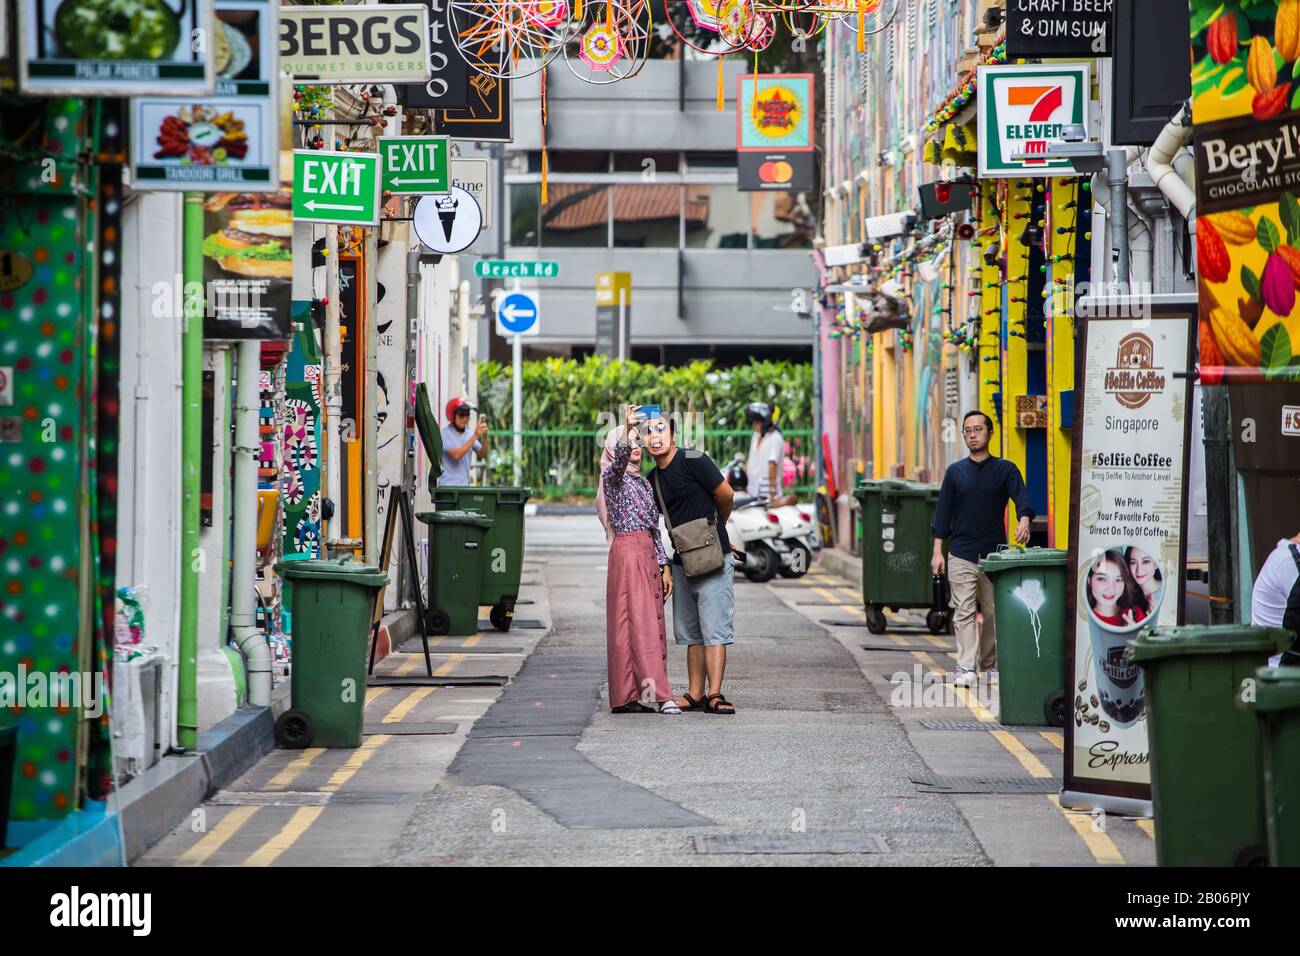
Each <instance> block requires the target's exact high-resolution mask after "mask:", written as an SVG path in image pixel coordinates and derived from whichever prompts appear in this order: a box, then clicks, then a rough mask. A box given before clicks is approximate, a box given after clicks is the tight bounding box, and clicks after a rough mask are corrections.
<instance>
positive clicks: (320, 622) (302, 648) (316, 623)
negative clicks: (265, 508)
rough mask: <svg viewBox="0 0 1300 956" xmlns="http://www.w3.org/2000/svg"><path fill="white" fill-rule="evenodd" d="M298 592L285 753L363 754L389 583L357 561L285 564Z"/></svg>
mask: <svg viewBox="0 0 1300 956" xmlns="http://www.w3.org/2000/svg"><path fill="white" fill-rule="evenodd" d="M276 571H278V572H279V573H280V575H281V576H283V577H285V578H288V579H289V581H290V582H291V583H292V585H293V598H292V601H293V669H292V674H291V677H290V681H291V683H290V697H291V700H292V704H293V706H292V707H291V708H290V709H289V710H287V711H285V712H284V713H283V714H281V715H280V717H279V719H278V720H277V721H276V722H275V740H276V743H277V744H279V745H280V746H281V747H285V748H288V749H291V750H301V749H302V748H304V747H360V746H361V728H362V723H363V716H364V712H365V704H366V645H367V642H368V641H369V638H370V623H371V621H372V619H373V615H374V606H375V596H376V594H377V593H378V592H379V589H380V588H382V587H383V586H384V583H385V582H386V581H387V580H388V575H387V574H386V573H385V572H384V571H383V569H381V568H375V567H370V566H369V565H366V564H362V563H361V562H360V561H357V560H355V559H354V558H334V559H330V560H323V561H322V560H315V559H311V560H305V561H282V562H280V563H279V564H277V565H276Z"/></svg>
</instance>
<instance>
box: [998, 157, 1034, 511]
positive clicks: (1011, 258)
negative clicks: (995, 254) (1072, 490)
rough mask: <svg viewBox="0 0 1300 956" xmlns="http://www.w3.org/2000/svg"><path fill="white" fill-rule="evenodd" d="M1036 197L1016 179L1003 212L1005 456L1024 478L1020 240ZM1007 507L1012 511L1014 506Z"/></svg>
mask: <svg viewBox="0 0 1300 956" xmlns="http://www.w3.org/2000/svg"><path fill="white" fill-rule="evenodd" d="M1022 183H1025V184H1026V185H1021V184H1022ZM1032 196H1033V184H1032V182H1030V181H1029V180H1021V179H1013V180H1011V181H1009V182H1008V183H1007V198H1006V201H1005V202H1004V203H1003V209H1002V212H1003V217H1004V226H1005V229H1006V237H1007V275H1006V289H1007V305H1006V317H1007V336H1006V342H1005V344H1004V346H1003V349H1002V451H1001V456H1002V457H1003V458H1006V459H1007V460H1008V461H1011V462H1014V463H1015V466H1016V467H1017V468H1019V469H1020V474H1022V475H1025V474H1028V472H1029V469H1028V466H1027V462H1026V456H1025V433H1024V431H1023V430H1022V429H1020V428H1018V427H1017V426H1016V396H1017V395H1024V394H1027V393H1028V391H1029V383H1028V374H1027V369H1028V354H1027V350H1026V348H1025V338H1024V331H1025V314H1026V311H1027V301H1026V300H1027V297H1028V294H1029V247H1028V246H1026V245H1025V244H1024V243H1022V242H1021V241H1020V234H1021V233H1022V232H1023V231H1024V228H1025V226H1026V225H1028V223H1029V218H1028V217H1029V212H1030V208H1031V202H1030V200H1031V198H1032ZM1007 507H1008V509H1010V508H1011V507H1012V506H1011V505H1008V506H1007Z"/></svg>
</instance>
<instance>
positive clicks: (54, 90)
mask: <svg viewBox="0 0 1300 956" xmlns="http://www.w3.org/2000/svg"><path fill="white" fill-rule="evenodd" d="M17 7H18V12H19V16H20V18H21V19H20V23H19V31H18V35H19V37H20V41H21V48H20V56H19V57H18V81H19V83H20V85H21V86H22V89H23V92H25V93H32V94H39V95H66V94H77V95H83V96H136V95H139V94H142V93H143V94H151V93H152V94H162V95H173V96H175V95H178V94H188V95H191V96H193V95H196V94H202V93H208V92H211V90H212V82H213V74H214V71H213V66H214V63H213V57H212V45H210V44H208V43H206V42H204V41H205V39H206V38H207V37H208V36H210V35H211V33H212V26H213V17H212V0H19V2H18V3H17Z"/></svg>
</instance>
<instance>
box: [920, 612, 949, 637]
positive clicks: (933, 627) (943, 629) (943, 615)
mask: <svg viewBox="0 0 1300 956" xmlns="http://www.w3.org/2000/svg"><path fill="white" fill-rule="evenodd" d="M925 626H926V627H927V628H929V629H930V633H931V634H946V633H948V612H947V611H928V612H926V615H925Z"/></svg>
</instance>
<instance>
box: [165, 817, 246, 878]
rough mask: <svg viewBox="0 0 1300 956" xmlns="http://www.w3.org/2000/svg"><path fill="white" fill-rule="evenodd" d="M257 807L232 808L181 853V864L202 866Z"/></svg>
mask: <svg viewBox="0 0 1300 956" xmlns="http://www.w3.org/2000/svg"><path fill="white" fill-rule="evenodd" d="M259 809H260V808H259V807H234V808H232V809H231V810H230V812H229V813H227V814H226V815H225V816H224V817H222V818H221V819H220V820H219V821H217V825H216V826H215V827H213V828H212V829H211V830H209V831H208V832H207V833H206V834H204V836H203V838H202V839H200V840H199V842H198V843H196V844H194V845H193V846H192V847H190V848H189V849H188V850H186V851H185V852H184V853H182V854H181V858H180V860H179V862H180V864H181V866H202V865H203V862H204V861H205V860H207V858H208V857H210V856H212V854H214V853H216V852H217V851H218V850H220V849H221V848H222V846H224V845H225V843H226V841H227V840H229V839H230V838H231V837H232V836H234V835H235V834H236V833H237V832H238V831H239V828H240V827H242V826H243V825H244V824H245V823H247V822H248V820H249V817H251V816H252V815H253V814H254V813H256V812H257V811H258V810H259Z"/></svg>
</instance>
